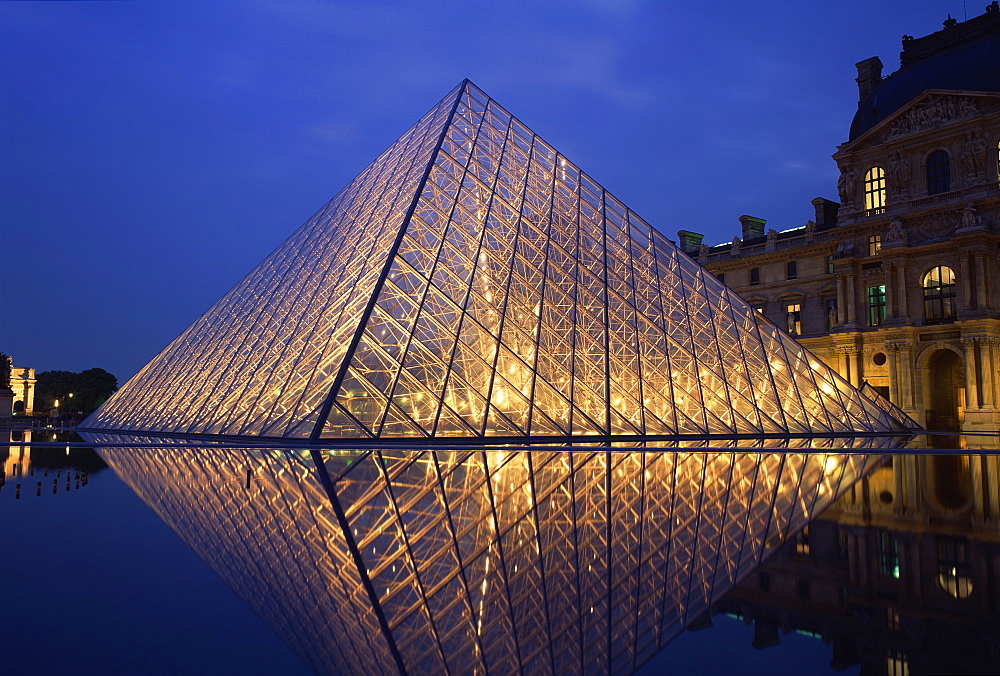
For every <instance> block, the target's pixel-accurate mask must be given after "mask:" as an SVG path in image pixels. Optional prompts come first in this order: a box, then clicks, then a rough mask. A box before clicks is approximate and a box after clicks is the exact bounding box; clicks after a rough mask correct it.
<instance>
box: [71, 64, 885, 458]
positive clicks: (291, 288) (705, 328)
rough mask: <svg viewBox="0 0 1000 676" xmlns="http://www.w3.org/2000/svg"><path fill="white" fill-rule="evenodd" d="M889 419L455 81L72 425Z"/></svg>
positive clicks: (662, 428)
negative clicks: (247, 272) (321, 205)
mask: <svg viewBox="0 0 1000 676" xmlns="http://www.w3.org/2000/svg"><path fill="white" fill-rule="evenodd" d="M892 418H893V415H892V413H891V412H887V411H885V410H884V409H883V408H881V407H880V406H878V405H877V404H876V403H874V402H872V401H871V400H870V399H869V398H867V397H865V396H864V395H862V394H861V393H859V392H858V391H857V390H855V389H854V388H852V387H851V386H850V385H849V384H847V383H846V382H845V381H844V380H843V379H842V378H840V377H839V376H837V375H836V373H834V372H833V371H832V370H831V369H830V368H828V367H827V366H826V365H824V364H823V363H822V362H820V361H819V359H817V358H816V357H814V356H813V355H811V354H809V353H808V352H807V351H806V350H805V349H803V348H802V347H801V346H800V345H799V344H798V343H796V342H795V341H794V340H792V339H791V338H790V337H788V336H787V335H786V334H784V333H783V332H782V331H781V330H779V329H778V328H776V327H775V326H773V325H772V324H770V323H769V322H767V321H766V320H764V319H762V318H761V317H760V316H759V315H758V314H757V313H756V312H755V311H754V310H753V308H751V307H750V306H749V305H748V304H747V303H746V302H744V301H743V300H742V299H741V298H739V297H738V296H737V295H735V294H734V293H732V292H731V291H730V290H729V289H727V288H726V287H725V286H724V285H722V284H721V283H720V282H718V280H716V279H715V278H714V277H713V276H712V275H710V274H708V273H706V272H705V271H704V270H703V269H702V268H701V267H700V266H699V265H698V264H696V263H695V262H694V261H692V260H691V259H690V258H688V257H687V256H686V255H684V254H683V253H682V252H680V251H679V250H678V249H677V248H676V247H675V246H674V245H673V244H672V243H671V242H669V241H668V240H667V239H666V238H665V237H663V235H661V234H660V233H658V232H656V231H655V230H653V229H652V228H651V227H650V226H649V225H647V224H646V223H645V222H643V221H642V220H641V219H640V218H639V217H638V216H636V215H635V214H634V213H633V212H631V211H630V210H629V209H628V208H627V207H626V206H625V205H623V204H622V203H621V202H619V201H618V200H617V199H615V198H614V197H613V196H612V195H611V194H610V193H608V192H607V191H605V190H604V189H603V188H602V187H601V186H600V185H598V184H597V183H596V182H594V181H593V180H592V179H591V178H590V177H589V176H587V175H586V174H585V173H583V172H582V171H580V170H579V169H578V168H577V167H576V166H575V165H573V164H572V163H571V162H570V161H569V160H568V159H567V158H565V157H564V156H562V155H561V154H559V153H558V152H557V151H556V150H555V149H553V148H552V147H551V146H549V145H548V144H546V143H545V142H544V141H543V140H542V139H540V138H539V137H538V136H537V135H535V134H534V133H533V132H532V131H531V130H530V129H528V128H527V127H526V126H524V125H523V124H522V123H521V122H519V121H518V120H516V119H515V118H513V117H512V116H511V115H510V114H509V113H507V112H506V111H505V110H504V109H503V108H501V107H500V106H499V105H498V104H497V103H496V102H495V101H493V100H492V99H490V98H489V97H488V96H487V95H486V94H484V93H483V92H482V91H481V90H479V89H478V88H476V87H475V86H474V85H472V84H471V83H469V82H468V81H466V82H464V83H462V85H460V86H459V87H458V89H457V90H456V91H454V92H453V93H452V94H450V95H449V96H448V97H446V98H445V99H444V100H443V101H442V102H441V103H439V104H438V105H437V106H436V107H435V108H434V109H433V110H431V112H429V113H428V114H427V115H425V116H424V117H423V118H422V119H421V120H420V122H418V123H417V125H415V126H414V127H413V128H412V129H411V130H410V131H408V132H407V133H406V134H404V135H403V137H401V138H400V140H399V141H397V142H396V143H395V144H394V145H393V146H392V147H390V148H389V149H388V150H387V151H386V152H385V153H383V155H382V156H381V157H380V158H379V159H378V160H376V161H375V162H374V163H373V164H372V165H371V166H369V167H368V168H367V169H366V170H365V171H364V172H363V173H362V174H361V175H360V176H358V178H356V179H355V180H354V181H353V182H352V183H351V184H350V185H349V186H348V187H347V188H345V189H344V190H343V191H341V192H340V193H339V194H338V195H337V197H335V198H334V199H333V201H331V202H330V204H328V205H327V206H326V207H325V208H324V209H323V210H322V211H320V212H319V214H317V215H316V216H315V217H314V218H313V219H311V220H310V221H309V222H308V223H306V225H304V226H303V227H302V228H300V229H299V230H298V231H297V232H296V233H295V234H294V235H292V237H291V238H290V239H289V240H288V241H287V242H285V243H284V244H283V245H282V246H281V247H279V249H278V250H277V251H276V252H275V253H273V254H272V255H271V256H270V257H268V259H267V260H265V261H264V262H263V263H262V264H261V265H260V266H258V268H257V269H256V270H254V271H253V272H252V273H251V274H250V275H249V276H248V277H247V278H246V279H244V280H243V281H242V282H241V283H240V284H239V285H238V286H237V287H236V288H235V289H234V290H233V291H231V292H230V293H229V294H227V295H226V296H225V297H224V298H223V299H222V300H221V301H219V302H218V303H217V304H216V305H215V306H214V307H213V308H212V309H211V310H209V312H207V313H206V314H205V315H204V316H203V317H202V318H201V319H199V320H198V321H197V322H195V324H194V325H192V326H191V327H190V328H189V329H188V330H187V331H186V332H185V333H184V334H183V335H182V336H181V337H180V338H178V339H177V340H175V341H174V342H173V343H172V344H171V345H170V346H168V347H167V349H166V350H164V351H163V352H162V353H161V354H160V355H159V356H158V357H156V358H155V359H154V360H153V361H152V362H150V364H148V365H147V366H146V367H145V368H144V369H143V370H142V371H141V372H140V373H139V374H138V375H137V376H136V377H135V378H133V379H132V380H131V381H129V382H128V383H127V384H126V385H125V386H124V387H123V388H122V389H121V391H119V392H118V393H117V394H116V395H115V396H114V397H113V398H112V399H111V400H110V401H109V402H108V404H106V405H105V406H104V407H103V408H102V409H101V410H100V411H98V412H97V413H95V414H94V415H93V416H92V417H91V418H90V419H89V420H87V421H86V423H85V426H86V427H88V428H92V429H120V430H142V431H159V432H172V433H182V434H183V433H187V434H223V435H238V436H264V437H277V438H310V437H311V438H381V437H386V438H388V437H413V438H419V437H452V438H484V437H531V438H536V437H550V438H551V437H567V436H581V435H586V436H593V435H599V436H620V435H629V436H634V435H705V434H720V435H759V434H774V433H779V434H783V433H792V434H809V433H818V434H829V433H831V432H833V433H841V432H878V431H889V430H891V429H893V423H892ZM897 429H898V428H897Z"/></svg>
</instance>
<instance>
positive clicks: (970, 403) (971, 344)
mask: <svg viewBox="0 0 1000 676" xmlns="http://www.w3.org/2000/svg"><path fill="white" fill-rule="evenodd" d="M962 346H963V347H965V408H966V409H973V408H979V391H978V390H979V382H978V379H977V378H976V339H975V338H963V339H962Z"/></svg>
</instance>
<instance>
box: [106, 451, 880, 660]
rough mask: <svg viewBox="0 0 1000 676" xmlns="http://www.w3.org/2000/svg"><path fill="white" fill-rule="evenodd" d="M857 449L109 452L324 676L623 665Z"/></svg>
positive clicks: (752, 556) (809, 508)
mask: <svg viewBox="0 0 1000 676" xmlns="http://www.w3.org/2000/svg"><path fill="white" fill-rule="evenodd" d="M87 436H88V439H89V440H91V441H94V442H95V443H100V441H102V440H103V441H105V442H109V441H112V440H114V441H125V443H130V442H129V441H128V440H127V438H125V439H123V438H121V437H115V436H111V435H108V436H104V437H96V436H94V435H87ZM141 441H150V440H148V439H147V440H141V439H137V438H133V440H132V443H140V442H141ZM152 441H153V442H154V443H158V441H157V440H152ZM772 443H776V444H779V445H780V444H781V442H772ZM786 443H787V442H786ZM845 443H846V444H847V446H845V445H844V444H845ZM852 443H854V442H851V441H845V440H832V441H822V440H813V445H812V448H814V449H817V451H818V452H814V453H803V452H800V451H796V449H795V447H793V448H791V449H787V447H786V449H784V450H786V452H771V451H768V450H767V449H764V448H761V447H760V446H759V445H758V446H757V447H755V448H757V449H758V450H756V451H755V450H754V448H751V449H743V450H742V451H740V452H733V451H728V452H726V451H720V452H698V451H697V450H696V449H692V450H691V451H687V452H678V451H677V450H676V449H670V448H655V449H654V448H650V449H646V450H645V451H624V450H622V451H612V450H610V449H607V448H600V447H595V448H593V449H584V448H580V449H578V450H575V451H572V452H571V451H567V450H565V449H560V448H558V447H548V448H546V447H538V448H533V449H532V450H531V451H530V452H526V451H518V450H514V449H505V448H497V449H496V450H480V451H473V450H463V449H462V448H460V447H459V448H455V449H453V450H438V451H425V452H420V451H410V450H381V451H372V452H367V451H366V452H354V453H353V454H351V453H343V454H339V455H338V454H332V453H331V454H325V455H323V456H321V457H322V458H323V461H324V464H322V465H320V466H319V467H318V468H317V466H316V465H315V464H314V463H313V461H312V458H311V457H310V456H309V455H308V454H306V453H305V452H304V451H303V452H299V453H295V452H290V451H271V450H246V449H233V448H222V447H213V446H207V447H205V446H202V447H199V448H185V447H178V446H176V445H175V446H172V447H168V448H155V447H153V448H151V447H143V448H140V447H136V448H112V447H108V448H104V449H101V451H100V452H101V454H102V456H103V457H104V458H105V459H106V460H107V461H108V462H109V464H111V465H112V467H113V468H114V469H115V471H116V473H118V474H119V476H121V477H122V478H123V479H124V480H125V481H126V482H127V483H128V484H129V485H130V486H131V487H132V488H133V489H134V490H135V491H136V492H137V493H138V494H139V496H140V497H142V499H143V500H145V501H146V502H147V504H149V505H150V506H151V507H152V508H153V509H154V510H155V511H156V512H157V514H159V515H160V516H161V517H162V518H163V519H164V520H165V521H166V522H167V523H168V524H169V525H170V526H171V527H172V528H173V529H174V530H175V531H177V533H178V534H179V535H180V536H181V537H182V538H183V539H184V540H185V541H186V542H187V543H188V544H189V545H190V546H191V547H192V548H193V549H194V550H195V551H196V552H197V553H198V554H199V555H200V556H201V557H202V558H203V559H205V561H206V562H208V563H209V564H210V565H211V566H212V567H213V568H214V569H215V570H216V572H217V573H218V574H219V575H220V576H222V577H223V578H224V579H225V580H226V582H227V583H228V584H229V585H230V586H231V587H232V588H233V589H234V590H236V591H237V593H239V594H240V596H242V598H243V599H244V600H245V601H246V602H247V603H248V604H249V605H250V606H252V607H253V609H254V610H255V611H256V612H257V613H258V614H259V615H260V616H261V617H262V618H264V619H265V620H266V621H267V622H268V623H269V624H270V625H271V626H272V627H273V628H274V629H275V631H276V632H277V633H278V634H279V635H280V636H281V637H282V638H283V639H284V640H285V641H286V642H287V643H288V644H289V645H290V646H291V647H292V648H293V649H295V650H296V651H297V652H298V653H299V655H301V656H302V658H303V659H304V660H305V661H306V662H307V663H308V664H310V666H312V667H313V668H314V669H316V670H317V671H320V672H327V673H378V672H395V671H405V672H409V673H428V672H429V673H445V672H447V671H450V672H451V673H487V672H489V673H495V674H507V673H519V672H520V673H536V672H554V673H584V672H593V671H596V672H602V673H606V672H613V673H629V672H631V671H634V670H635V669H636V668H637V666H639V665H641V664H642V663H643V662H645V661H646V660H647V659H649V658H650V657H651V656H652V655H653V654H654V653H656V652H657V651H658V650H659V649H660V648H661V647H662V646H663V645H664V644H665V643H666V642H667V641H669V640H670V639H671V638H672V637H674V636H675V635H676V634H677V633H679V632H680V631H681V630H682V629H683V628H684V626H685V625H686V624H687V622H688V621H689V620H691V619H693V618H696V617H698V616H699V615H702V614H703V613H704V612H705V611H706V610H707V609H708V608H709V606H710V604H711V603H712V602H713V601H716V600H717V599H718V598H719V597H720V596H721V595H722V594H723V593H724V592H726V591H727V590H729V589H730V588H731V587H732V585H733V584H734V582H735V581H736V580H738V579H741V578H743V577H745V576H747V575H748V574H750V573H751V572H752V571H753V570H754V569H755V568H756V567H757V565H759V562H760V560H761V559H762V557H763V556H764V555H765V554H767V553H769V552H770V551H773V549H774V548H775V547H777V546H778V545H780V543H781V542H782V541H783V540H784V539H785V537H786V534H787V533H789V532H794V531H795V530H797V529H798V528H800V527H801V526H802V525H803V524H804V523H805V522H806V521H807V520H808V519H809V518H811V517H812V516H813V515H814V514H815V513H816V512H818V511H819V510H821V509H823V508H824V506H825V505H828V504H829V503H830V502H831V501H832V500H833V499H834V498H835V496H836V495H838V494H840V493H842V492H843V491H844V490H846V489H847V487H848V486H849V485H850V484H851V483H853V481H854V480H856V477H857V476H859V475H860V474H861V473H863V472H864V471H866V469H867V468H868V467H869V466H870V463H872V462H875V458H874V456H865V455H857V454H853V455H843V454H839V453H837V452H836V451H839V450H844V449H845V448H848V449H850V450H855V451H863V448H864V447H865V446H866V444H867V443H869V442H863V443H859V444H858V445H854V446H852V445H851V444H852ZM824 449H825V450H824ZM831 453H832V454H831Z"/></svg>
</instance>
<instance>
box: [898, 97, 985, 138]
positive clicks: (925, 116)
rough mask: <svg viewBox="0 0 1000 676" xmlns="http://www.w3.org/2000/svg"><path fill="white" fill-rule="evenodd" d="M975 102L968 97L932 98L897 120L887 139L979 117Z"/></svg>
mask: <svg viewBox="0 0 1000 676" xmlns="http://www.w3.org/2000/svg"><path fill="white" fill-rule="evenodd" d="M979 113H980V111H979V108H978V107H976V103H975V101H974V100H973V99H972V98H971V97H968V96H963V97H961V98H958V97H954V96H931V97H929V98H928V99H927V100H926V101H924V102H923V103H922V104H920V105H919V106H916V107H915V108H911V109H910V110H908V111H906V112H905V113H904V114H903V115H902V116H900V117H899V119H897V120H896V121H895V122H894V123H893V125H892V127H890V128H889V133H888V134H886V138H895V137H896V136H902V135H903V134H909V133H910V132H913V131H921V130H923V129H929V128H931V127H935V126H937V125H939V124H944V123H945V122H950V121H952V120H959V119H962V118H965V117H972V116H973V115H979Z"/></svg>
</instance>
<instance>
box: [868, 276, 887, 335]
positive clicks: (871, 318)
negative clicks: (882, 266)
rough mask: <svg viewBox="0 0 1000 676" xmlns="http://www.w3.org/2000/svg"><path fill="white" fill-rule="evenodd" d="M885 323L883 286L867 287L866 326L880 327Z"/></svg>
mask: <svg viewBox="0 0 1000 676" xmlns="http://www.w3.org/2000/svg"><path fill="white" fill-rule="evenodd" d="M884 321H885V284H879V285H878V286H869V287H868V325H869V326H882V323H883V322H884Z"/></svg>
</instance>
